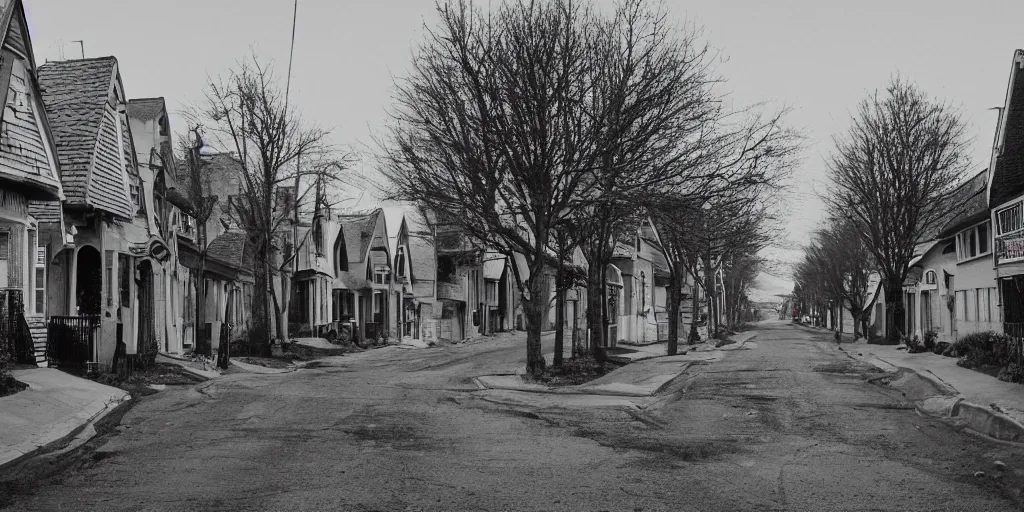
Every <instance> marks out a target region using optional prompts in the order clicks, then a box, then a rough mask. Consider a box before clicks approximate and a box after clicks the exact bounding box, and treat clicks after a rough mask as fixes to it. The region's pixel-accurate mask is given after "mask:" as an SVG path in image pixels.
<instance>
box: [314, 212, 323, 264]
mask: <svg viewBox="0 0 1024 512" xmlns="http://www.w3.org/2000/svg"><path fill="white" fill-rule="evenodd" d="M313 242H314V243H315V244H316V255H317V256H323V255H324V228H323V221H322V220H321V219H319V218H318V219H316V221H315V222H313Z"/></svg>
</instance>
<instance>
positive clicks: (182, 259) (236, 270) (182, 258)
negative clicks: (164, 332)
mask: <svg viewBox="0 0 1024 512" xmlns="http://www.w3.org/2000/svg"><path fill="white" fill-rule="evenodd" d="M205 149H206V148H204V150H205ZM201 154H202V156H201V160H202V165H203V168H202V169H203V170H202V175H203V177H204V179H205V183H204V185H203V186H204V188H206V190H205V191H204V194H206V195H208V196H211V197H212V196H216V197H217V203H216V205H215V206H214V208H213V213H212V215H211V216H210V218H209V219H208V220H207V222H206V248H205V255H206V259H205V264H204V267H203V268H204V272H203V276H202V283H203V287H202V293H203V294H204V297H205V309H204V310H203V313H204V315H205V316H204V320H205V322H204V325H202V326H199V328H201V329H202V331H197V326H196V325H195V319H196V307H197V306H196V304H197V300H196V299H197V297H198V291H197V283H198V282H199V279H197V277H198V275H197V274H198V272H199V263H200V258H201V256H202V255H203V254H204V248H201V247H199V240H198V237H197V235H198V231H197V228H198V226H197V225H196V222H197V221H196V219H195V218H194V217H193V212H192V210H191V205H190V204H189V199H188V198H187V197H186V196H185V192H184V191H185V190H186V188H187V184H188V181H189V179H190V178H189V177H188V176H186V172H187V171H186V166H185V165H184V164H181V165H177V169H178V176H177V180H176V183H177V186H178V187H180V190H179V189H174V190H170V191H168V201H169V202H171V203H172V204H174V206H176V207H177V210H176V211H174V212H173V213H174V215H172V216H171V217H170V220H169V222H170V224H171V227H172V230H173V231H174V239H175V241H176V246H177V253H176V254H177V258H178V266H177V268H175V269H174V272H177V273H178V278H177V280H176V283H175V284H174V286H175V289H174V290H173V291H172V296H175V297H180V300H181V302H180V303H179V304H180V306H176V307H175V310H176V312H177V314H179V315H180V317H181V322H180V328H179V329H180V330H179V332H180V333H181V350H182V351H189V350H195V348H196V346H195V344H196V335H197V334H199V333H204V335H205V336H206V339H209V340H211V343H212V345H211V346H212V350H213V351H216V350H217V347H218V346H219V342H220V338H221V336H222V333H223V334H228V335H230V336H231V339H232V341H234V340H237V339H239V338H243V337H244V336H245V335H246V333H247V332H248V330H249V328H250V327H251V326H252V307H253V294H254V277H253V253H254V251H253V247H252V244H251V242H249V240H248V238H247V237H246V235H245V232H244V231H243V230H242V229H241V228H240V227H239V226H238V225H237V223H236V222H235V219H234V218H233V215H232V208H233V203H234V201H235V199H236V198H237V196H238V193H239V180H240V176H241V172H242V170H241V165H240V164H239V162H238V160H237V159H236V158H235V156H234V155H232V154H231V153H219V152H214V151H203V152H201ZM229 308H230V310H229ZM225 327H227V328H229V329H230V331H225V330H224V329H225Z"/></svg>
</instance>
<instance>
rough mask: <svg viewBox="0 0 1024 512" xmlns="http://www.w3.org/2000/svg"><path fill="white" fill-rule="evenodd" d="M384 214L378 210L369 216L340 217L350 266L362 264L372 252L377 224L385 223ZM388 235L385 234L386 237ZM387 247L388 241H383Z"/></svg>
mask: <svg viewBox="0 0 1024 512" xmlns="http://www.w3.org/2000/svg"><path fill="white" fill-rule="evenodd" d="M383 220H384V212H383V211H382V210H381V209H379V208H378V209H376V210H374V211H373V212H371V213H369V214H367V215H340V216H339V217H338V222H339V224H341V231H342V233H343V234H344V235H345V248H346V250H347V252H348V263H349V265H352V264H355V263H362V262H363V261H365V260H366V256H367V254H369V252H370V243H371V242H372V241H373V235H374V233H375V232H376V230H377V223H378V222H383ZM386 235H387V233H385V236H386ZM382 242H383V243H384V247H387V240H383V241H382Z"/></svg>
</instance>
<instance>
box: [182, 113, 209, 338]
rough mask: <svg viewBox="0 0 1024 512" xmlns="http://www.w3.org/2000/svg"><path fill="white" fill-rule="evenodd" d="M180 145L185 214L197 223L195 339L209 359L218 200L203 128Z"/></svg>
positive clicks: (196, 128)
mask: <svg viewBox="0 0 1024 512" xmlns="http://www.w3.org/2000/svg"><path fill="white" fill-rule="evenodd" d="M178 140H179V141H181V142H180V146H181V147H180V148H179V153H180V155H181V163H182V165H180V166H179V169H180V171H179V174H180V176H179V177H178V180H179V182H180V183H181V191H182V192H183V195H184V196H185V200H186V201H187V203H188V205H187V208H184V209H183V210H184V213H185V214H186V215H188V216H190V217H192V220H194V221H195V223H196V239H195V242H196V251H197V252H198V256H199V258H198V260H199V261H198V262H197V268H196V269H195V276H194V279H193V284H192V286H194V290H195V295H194V297H195V308H196V310H195V327H194V329H193V330H192V331H193V334H194V335H195V340H193V346H194V347H195V349H194V351H195V352H196V353H197V354H201V355H205V356H209V355H211V354H212V350H213V347H212V346H211V340H209V339H207V337H206V329H204V328H202V326H204V325H206V293H204V292H203V290H204V285H203V283H204V282H205V281H204V280H205V274H206V256H207V253H208V248H209V246H210V240H209V237H208V236H207V223H208V222H209V221H210V217H212V216H213V213H214V208H215V207H216V206H217V201H218V197H217V195H216V194H214V193H213V188H212V184H211V182H212V180H211V176H210V174H209V172H210V171H209V170H208V167H207V165H206V162H205V161H204V159H203V155H202V154H201V153H200V150H201V149H202V148H203V147H204V146H205V143H204V142H203V138H202V128H201V127H200V126H199V125H193V126H191V127H190V128H189V131H188V135H187V136H185V137H179V138H178Z"/></svg>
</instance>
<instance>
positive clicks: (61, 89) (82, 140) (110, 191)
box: [38, 57, 134, 218]
mask: <svg viewBox="0 0 1024 512" xmlns="http://www.w3.org/2000/svg"><path fill="white" fill-rule="evenodd" d="M116 69H117V59H115V58H114V57H98V58H93V59H80V60H67V61H59V62H48V63H46V64H43V65H42V66H39V71H38V74H39V85H40V93H41V95H42V99H43V104H44V105H45V107H46V115H47V118H48V119H49V122H50V127H51V130H52V132H53V137H54V141H55V142H56V146H57V158H58V160H59V161H60V166H61V182H62V184H63V186H64V194H65V196H66V197H67V203H68V204H72V205H83V206H84V205H89V206H94V207H98V208H103V209H106V210H108V211H111V212H112V213H116V214H119V215H121V216H124V217H126V218H131V217H132V215H133V212H134V208H132V206H131V203H130V198H129V197H128V191H127V190H126V189H125V184H124V181H123V175H121V173H123V172H124V167H123V165H124V162H122V161H121V160H120V156H115V155H108V154H107V153H108V152H113V151H118V149H117V148H118V146H117V144H130V138H129V137H127V133H125V132H123V134H122V136H123V137H124V138H126V140H122V141H116V140H114V141H110V140H109V138H110V137H111V136H115V137H116V130H117V129H116V125H114V126H111V125H112V124H114V123H117V122H118V121H117V120H116V118H115V117H112V114H111V113H110V111H108V109H107V108H106V107H107V103H108V98H109V94H110V87H111V85H112V83H113V82H114V81H115V80H116ZM114 116H116V114H114ZM105 118H106V120H107V122H106V123H104V119H105ZM98 141H99V142H105V143H103V144H98ZM129 155H130V153H129V154H127V155H126V158H128V157H129ZM97 156H101V158H100V159H99V160H101V161H102V162H103V165H102V166H101V165H98V164H96V163H95V161H96V160H97ZM90 172H92V173H93V176H90ZM91 195H95V196H96V197H95V198H94V197H90V196H91Z"/></svg>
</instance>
